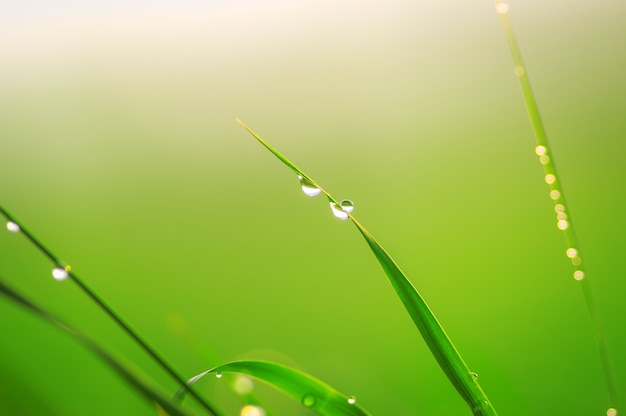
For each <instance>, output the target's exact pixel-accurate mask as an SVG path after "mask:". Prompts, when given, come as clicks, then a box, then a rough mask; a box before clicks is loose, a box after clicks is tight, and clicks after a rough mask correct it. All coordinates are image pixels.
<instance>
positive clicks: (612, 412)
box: [606, 407, 617, 416]
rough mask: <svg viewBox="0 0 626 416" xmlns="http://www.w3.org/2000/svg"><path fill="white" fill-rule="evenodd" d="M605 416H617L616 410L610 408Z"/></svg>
mask: <svg viewBox="0 0 626 416" xmlns="http://www.w3.org/2000/svg"><path fill="white" fill-rule="evenodd" d="M606 416H617V409H614V408H612V407H611V408H609V409H608V410H607V411H606Z"/></svg>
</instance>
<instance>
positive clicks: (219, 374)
mask: <svg viewBox="0 0 626 416" xmlns="http://www.w3.org/2000/svg"><path fill="white" fill-rule="evenodd" d="M222 376H223V374H222V373H215V378H222Z"/></svg>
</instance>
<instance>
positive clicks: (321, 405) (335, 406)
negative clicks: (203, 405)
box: [174, 361, 368, 416]
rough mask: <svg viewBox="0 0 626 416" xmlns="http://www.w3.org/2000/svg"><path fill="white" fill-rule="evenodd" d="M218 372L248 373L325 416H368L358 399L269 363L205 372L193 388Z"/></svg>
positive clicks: (176, 398)
mask: <svg viewBox="0 0 626 416" xmlns="http://www.w3.org/2000/svg"><path fill="white" fill-rule="evenodd" d="M218 373H220V374H221V373H238V374H246V375H249V376H252V377H254V378H257V379H259V380H262V381H264V382H266V383H268V384H270V385H271V386H273V387H275V388H276V389H278V390H280V391H282V392H284V393H285V394H287V395H288V396H291V397H292V398H294V399H296V400H297V401H299V402H300V403H302V405H303V406H305V407H307V408H309V409H311V410H314V411H316V412H317V413H319V414H321V415H328V416H332V415H346V416H365V415H368V413H367V412H366V411H365V410H363V408H361V407H360V406H359V405H358V404H356V402H355V399H354V398H351V397H348V396H346V395H345V394H342V393H340V392H339V391H337V390H335V389H334V388H332V387H331V386H329V385H328V384H326V383H324V382H322V381H320V380H318V379H316V378H315V377H312V376H310V375H308V374H306V373H303V372H301V371H298V370H295V369H293V368H290V367H286V366H284V365H280V364H276V363H272V362H268V361H233V362H230V363H227V364H223V365H220V366H218V367H215V368H212V369H210V370H207V371H204V372H202V373H200V374H198V375H196V376H194V377H192V378H190V379H189V381H188V382H187V383H188V384H189V385H193V384H195V383H196V382H197V381H198V380H200V379H202V378H203V377H205V376H207V375H209V374H218ZM186 393H187V392H186V390H183V389H181V390H179V391H178V392H176V395H175V396H174V401H180V402H182V400H183V399H184V397H185V395H186Z"/></svg>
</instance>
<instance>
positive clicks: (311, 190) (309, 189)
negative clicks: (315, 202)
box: [298, 175, 322, 196]
mask: <svg viewBox="0 0 626 416" xmlns="http://www.w3.org/2000/svg"><path fill="white" fill-rule="evenodd" d="M298 179H299V180H300V186H301V187H302V192H304V194H305V195H306V196H316V195H319V194H320V192H322V190H321V189H320V188H318V187H316V186H315V185H313V184H312V183H311V181H309V180H308V179H306V178H305V177H303V176H301V175H298Z"/></svg>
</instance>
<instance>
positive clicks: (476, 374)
mask: <svg viewBox="0 0 626 416" xmlns="http://www.w3.org/2000/svg"><path fill="white" fill-rule="evenodd" d="M470 374H471V375H472V377H474V380H478V373H475V372H473V371H472V372H471V373H470Z"/></svg>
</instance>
